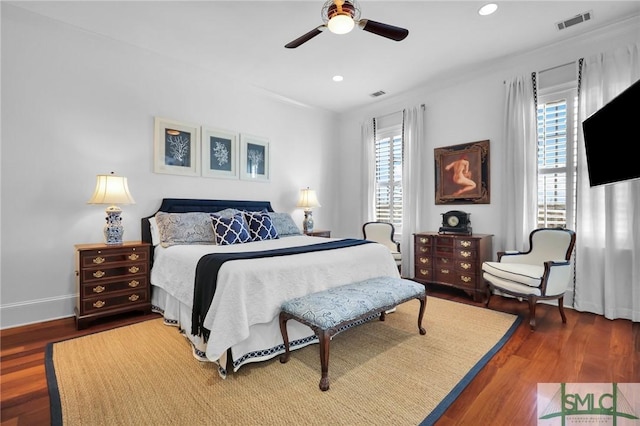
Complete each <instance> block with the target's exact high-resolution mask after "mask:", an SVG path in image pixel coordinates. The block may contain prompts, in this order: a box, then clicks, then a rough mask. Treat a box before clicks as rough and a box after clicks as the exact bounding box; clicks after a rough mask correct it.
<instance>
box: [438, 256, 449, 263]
mask: <svg viewBox="0 0 640 426" xmlns="http://www.w3.org/2000/svg"><path fill="white" fill-rule="evenodd" d="M440 262H442V263H449V259H447V258H446V257H441V258H440Z"/></svg>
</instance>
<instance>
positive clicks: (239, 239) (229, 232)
mask: <svg viewBox="0 0 640 426" xmlns="http://www.w3.org/2000/svg"><path fill="white" fill-rule="evenodd" d="M211 222H212V224H213V233H214V234H215V237H216V244H218V245H221V246H224V245H228V244H238V243H246V242H249V241H251V236H250V235H249V230H248V229H247V224H246V223H245V222H244V218H243V217H242V213H236V214H234V215H233V216H232V217H230V218H226V217H222V216H218V215H217V214H215V213H211Z"/></svg>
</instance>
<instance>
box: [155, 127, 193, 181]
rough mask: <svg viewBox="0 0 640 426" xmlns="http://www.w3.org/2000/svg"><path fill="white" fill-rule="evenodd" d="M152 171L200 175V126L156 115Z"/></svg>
mask: <svg viewBox="0 0 640 426" xmlns="http://www.w3.org/2000/svg"><path fill="white" fill-rule="evenodd" d="M153 171H154V172H156V173H168V174H173V175H183V176H200V126H198V125H194V124H190V123H182V122H179V121H174V120H168V119H166V118H160V117H156V118H155V130H154V161H153Z"/></svg>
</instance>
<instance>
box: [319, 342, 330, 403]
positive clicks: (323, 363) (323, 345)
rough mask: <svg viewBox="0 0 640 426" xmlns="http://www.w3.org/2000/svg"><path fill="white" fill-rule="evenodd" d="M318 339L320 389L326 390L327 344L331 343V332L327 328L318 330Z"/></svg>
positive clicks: (327, 380)
mask: <svg viewBox="0 0 640 426" xmlns="http://www.w3.org/2000/svg"><path fill="white" fill-rule="evenodd" d="M318 339H320V371H321V372H322V376H321V378H320V385H319V386H320V390H321V391H323V392H324V391H326V390H328V389H329V345H330V343H331V334H330V333H329V332H328V331H327V330H322V331H319V332H318Z"/></svg>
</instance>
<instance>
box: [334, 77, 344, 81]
mask: <svg viewBox="0 0 640 426" xmlns="http://www.w3.org/2000/svg"><path fill="white" fill-rule="evenodd" d="M342 80H344V77H343V76H341V75H334V76H333V81H336V82H337V81H342Z"/></svg>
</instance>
